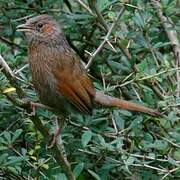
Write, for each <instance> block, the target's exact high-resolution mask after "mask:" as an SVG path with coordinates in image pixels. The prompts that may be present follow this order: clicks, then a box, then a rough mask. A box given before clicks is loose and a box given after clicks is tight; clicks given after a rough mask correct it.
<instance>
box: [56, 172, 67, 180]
mask: <svg viewBox="0 0 180 180" xmlns="http://www.w3.org/2000/svg"><path fill="white" fill-rule="evenodd" d="M53 177H54V179H55V180H67V178H66V176H65V174H64V173H59V174H58V175H55V176H53Z"/></svg>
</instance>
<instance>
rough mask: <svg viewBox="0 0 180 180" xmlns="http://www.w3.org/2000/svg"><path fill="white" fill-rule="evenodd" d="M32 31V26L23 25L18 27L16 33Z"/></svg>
mask: <svg viewBox="0 0 180 180" xmlns="http://www.w3.org/2000/svg"><path fill="white" fill-rule="evenodd" d="M32 30H33V28H32V27H31V26H30V25H28V24H27V23H25V24H21V25H19V26H17V27H16V31H19V32H32Z"/></svg>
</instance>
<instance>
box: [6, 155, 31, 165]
mask: <svg viewBox="0 0 180 180" xmlns="http://www.w3.org/2000/svg"><path fill="white" fill-rule="evenodd" d="M8 159H10V160H9V161H7V162H6V165H8V166H9V165H15V164H17V163H19V162H21V161H25V160H27V159H28V157H26V156H21V157H18V156H11V157H9V158H8Z"/></svg>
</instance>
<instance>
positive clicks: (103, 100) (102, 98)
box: [94, 91, 161, 116]
mask: <svg viewBox="0 0 180 180" xmlns="http://www.w3.org/2000/svg"><path fill="white" fill-rule="evenodd" d="M94 101H95V102H96V103H97V104H100V105H103V106H107V107H118V108H121V109H127V110H132V111H139V112H143V113H146V114H150V115H152V116H161V113H159V112H158V111H156V110H154V109H150V108H148V107H145V106H142V105H139V104H135V103H132V102H128V101H125V100H121V99H118V98H114V97H111V96H108V95H105V94H103V93H102V92H99V91H96V94H95V98H94Z"/></svg>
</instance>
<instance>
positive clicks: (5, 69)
mask: <svg viewBox="0 0 180 180" xmlns="http://www.w3.org/2000/svg"><path fill="white" fill-rule="evenodd" d="M0 67H1V68H2V72H3V73H4V75H5V76H6V77H7V79H8V80H9V82H10V84H11V85H12V86H13V87H15V88H16V92H17V95H18V96H19V97H20V98H24V97H25V96H26V94H25V92H24V91H23V89H22V88H21V87H20V85H19V84H18V82H17V81H16V76H15V75H14V73H13V71H12V70H11V68H10V67H9V65H8V64H7V63H6V61H5V60H4V58H3V57H2V56H1V54H0Z"/></svg>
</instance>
